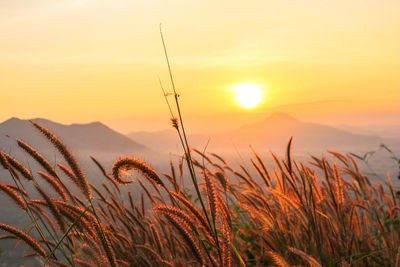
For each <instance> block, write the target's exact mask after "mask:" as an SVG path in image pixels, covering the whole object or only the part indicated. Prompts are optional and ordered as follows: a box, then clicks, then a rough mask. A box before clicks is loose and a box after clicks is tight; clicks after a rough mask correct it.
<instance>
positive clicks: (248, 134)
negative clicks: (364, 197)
mask: <svg viewBox="0 0 400 267" xmlns="http://www.w3.org/2000/svg"><path fill="white" fill-rule="evenodd" d="M128 136H129V137H131V138H132V139H133V140H137V141H139V142H141V143H143V144H145V145H147V146H149V147H151V148H159V149H164V150H165V151H168V149H169V150H170V151H171V149H172V150H173V151H176V147H177V145H179V139H178V136H177V134H176V132H175V131H174V130H173V129H170V130H165V131H159V132H153V133H149V132H136V133H131V134H129V135H128ZM291 136H293V137H294V145H295V147H296V150H297V151H300V150H301V151H307V152H314V151H326V150H327V149H333V150H343V149H345V150H349V151H351V149H355V148H356V150H358V149H359V148H362V149H369V148H375V147H376V146H378V145H379V143H380V142H381V139H380V138H379V137H378V136H372V135H362V134H354V133H350V132H348V131H345V130H341V129H338V128H335V127H331V126H327V125H323V124H316V123H307V122H302V121H299V120H297V119H295V118H294V117H292V116H290V115H288V114H284V113H273V114H271V115H269V116H267V117H266V118H265V119H264V120H262V121H260V122H257V123H254V124H249V125H244V126H242V127H240V128H239V129H236V130H233V131H230V132H226V133H222V134H209V135H207V134H197V135H189V141H190V143H191V145H192V146H193V147H197V148H203V147H204V146H205V145H206V143H207V140H208V139H210V144H209V146H208V150H209V151H212V150H216V151H218V152H223V151H226V150H229V151H231V152H232V151H234V149H239V150H248V149H249V145H252V146H253V147H254V148H255V149H256V150H269V149H283V148H284V147H285V146H286V144H287V142H288V140H289V138H290V137H291ZM171 144H173V145H171Z"/></svg>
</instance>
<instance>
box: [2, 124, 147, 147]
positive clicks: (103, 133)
mask: <svg viewBox="0 0 400 267" xmlns="http://www.w3.org/2000/svg"><path fill="white" fill-rule="evenodd" d="M32 120H33V121H36V122H38V123H40V124H42V125H44V126H45V127H47V128H49V129H50V130H51V131H53V132H54V133H55V134H56V135H57V136H58V137H60V138H61V139H62V140H63V142H64V143H65V144H66V145H67V146H68V147H69V148H70V149H71V151H74V152H79V153H80V152H88V153H89V152H90V153H97V152H99V153H121V154H123V153H135V152H140V153H146V152H149V151H150V150H149V149H148V148H147V147H145V146H144V145H142V144H139V143H137V142H135V141H133V140H132V139H130V138H128V137H126V136H124V135H122V134H120V133H118V132H116V131H114V130H112V129H110V128H108V127H107V126H105V125H104V124H102V123H100V122H93V123H89V124H71V125H64V124H60V123H56V122H52V121H49V120H45V119H32ZM15 138H20V139H22V140H23V141H25V142H27V143H28V144H30V145H32V146H34V147H36V148H38V149H39V150H43V149H49V148H51V145H50V144H49V142H48V141H47V140H46V139H45V138H44V136H43V135H42V134H40V133H39V131H38V130H37V129H36V128H35V127H33V126H32V124H31V123H30V122H29V120H20V119H17V118H11V119H9V120H7V121H5V122H3V123H1V124H0V148H1V149H3V150H5V151H9V150H10V149H13V148H14V147H15Z"/></svg>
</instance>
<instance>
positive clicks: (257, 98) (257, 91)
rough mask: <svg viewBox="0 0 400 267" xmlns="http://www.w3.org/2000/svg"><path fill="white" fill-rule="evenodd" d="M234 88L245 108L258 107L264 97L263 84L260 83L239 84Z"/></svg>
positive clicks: (237, 99) (238, 99)
mask: <svg viewBox="0 0 400 267" xmlns="http://www.w3.org/2000/svg"><path fill="white" fill-rule="evenodd" d="M232 89H233V91H234V92H235V94H236V101H237V102H238V104H239V105H241V106H242V107H244V108H254V107H256V106H257V105H258V104H260V102H261V100H262V98H263V92H262V90H261V86H260V85H258V84H251V83H243V84H237V85H235V86H233V87H232Z"/></svg>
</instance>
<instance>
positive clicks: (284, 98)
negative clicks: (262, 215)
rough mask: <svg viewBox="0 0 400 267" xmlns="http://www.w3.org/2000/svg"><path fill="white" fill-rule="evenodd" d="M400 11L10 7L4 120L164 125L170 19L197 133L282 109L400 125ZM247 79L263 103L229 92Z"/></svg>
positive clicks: (352, 4)
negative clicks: (251, 103)
mask: <svg viewBox="0 0 400 267" xmlns="http://www.w3.org/2000/svg"><path fill="white" fill-rule="evenodd" d="M398 14H400V1H398V0H335V1H328V0H326V1H321V0H263V1H238V0H230V1H225V0H220V1H211V0H203V1H184V0H159V1H156V0H147V1H121V0H20V1H12V0H2V1H0V36H1V42H0V73H1V77H0V93H1V94H0V95H1V97H0V107H1V112H0V121H3V120H6V119H8V118H10V117H19V118H23V119H27V118H36V117H43V118H47V119H51V120H54V121H58V122H62V123H72V122H77V123H86V122H91V121H102V122H105V123H106V124H108V125H110V126H111V127H113V128H115V129H117V130H119V131H121V132H129V131H135V130H160V129H163V128H167V127H169V117H170V115H169V111H168V108H167V105H166V103H165V99H164V97H163V93H162V91H161V89H160V85H159V81H158V77H159V78H160V79H161V81H162V83H163V85H164V87H165V88H166V90H167V91H168V92H171V86H170V82H169V76H168V69H167V65H166V62H165V58H164V54H163V49H162V43H161V39H160V34H159V24H160V23H162V27H163V32H164V37H165V41H166V45H167V49H168V54H169V57H170V62H171V67H172V72H173V75H174V78H175V83H176V87H177V89H178V91H179V93H180V101H181V105H182V110H183V113H184V118H185V120H186V121H187V122H188V123H189V125H191V126H193V129H196V130H201V129H203V130H204V129H207V130H223V129H229V128H233V127H236V126H238V125H241V124H242V123H245V122H248V121H255V120H258V119H260V118H262V117H264V116H266V114H269V113H271V112H276V111H279V112H287V113H289V114H291V115H293V116H295V117H298V118H300V119H302V120H306V121H313V122H319V123H325V124H332V125H335V124H352V125H375V124H400V30H399V29H400V16H399V15H398ZM241 83H252V84H257V85H260V86H261V87H262V90H263V99H262V102H261V104H260V105H259V106H257V107H255V108H253V109H245V108H243V107H240V106H239V105H238V103H237V102H236V101H235V96H234V92H233V90H232V87H234V86H235V85H237V84H241ZM170 100H172V99H170ZM196 127H197V128H196ZM204 127H206V128H204ZM207 127H208V128H207Z"/></svg>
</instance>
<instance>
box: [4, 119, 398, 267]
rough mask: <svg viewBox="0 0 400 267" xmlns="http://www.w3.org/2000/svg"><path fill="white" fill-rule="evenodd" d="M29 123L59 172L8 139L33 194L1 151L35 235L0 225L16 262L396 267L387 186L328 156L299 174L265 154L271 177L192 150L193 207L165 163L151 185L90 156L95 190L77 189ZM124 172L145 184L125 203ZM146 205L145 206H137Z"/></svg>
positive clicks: (290, 163) (72, 164) (256, 162)
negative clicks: (17, 250)
mask: <svg viewBox="0 0 400 267" xmlns="http://www.w3.org/2000/svg"><path fill="white" fill-rule="evenodd" d="M34 126H35V127H36V128H38V129H40V131H41V132H42V133H43V134H44V135H45V136H46V137H47V138H48V139H49V140H50V141H51V142H52V143H53V144H54V145H55V146H56V147H57V148H58V149H59V150H60V153H61V155H63V156H64V158H65V159H66V162H67V163H68V164H69V166H64V165H61V164H59V165H58V166H59V167H60V170H61V172H60V170H57V169H56V168H53V167H52V166H51V165H50V164H49V163H48V162H49V161H48V160H47V159H45V158H44V157H43V156H42V155H40V154H39V152H38V151H37V150H36V149H34V148H32V147H31V146H29V145H28V144H26V143H24V142H23V141H21V140H18V143H19V144H20V146H21V147H22V149H24V150H25V151H26V152H27V153H28V155H30V156H31V157H32V158H33V159H34V160H35V161H37V162H38V163H39V164H40V166H42V168H43V171H40V172H38V177H41V178H40V179H44V180H45V181H46V182H47V183H48V184H49V185H50V187H48V190H52V192H45V191H44V190H43V188H42V187H40V186H39V184H38V183H37V177H35V176H36V175H34V174H33V173H31V172H29V170H28V169H27V168H26V167H25V166H23V165H22V164H21V163H20V162H19V161H17V160H16V159H14V158H13V157H12V156H10V155H8V154H6V153H4V152H1V161H2V165H3V167H4V168H7V169H8V170H9V172H10V175H11V177H12V178H14V179H13V181H14V182H15V185H11V184H3V183H2V184H1V186H0V189H1V191H2V192H4V193H5V194H6V195H7V196H9V197H10V198H11V199H12V200H13V201H14V202H15V203H16V208H19V209H20V210H21V212H25V213H26V214H27V215H28V216H30V218H31V219H32V222H33V224H34V225H35V229H36V230H35V231H36V232H35V231H33V230H32V231H31V233H29V234H28V233H24V232H22V231H21V230H18V229H15V228H14V227H12V226H8V225H4V224H1V225H0V230H2V231H5V232H7V234H8V235H7V236H4V238H7V239H8V238H15V239H17V240H21V241H23V242H24V243H26V244H27V245H28V246H30V247H31V248H32V249H33V252H34V253H32V254H30V255H26V256H27V257H39V258H42V259H43V262H47V264H51V265H58V266H70V265H75V266H201V265H206V266H244V265H246V266H266V265H277V266H289V265H305V266H349V265H351V266H396V265H398V264H399V258H400V256H399V251H400V250H399V245H400V221H399V215H398V213H399V211H400V208H399V206H398V204H397V199H396V198H395V195H394V194H393V189H392V188H391V184H390V183H388V185H387V186H386V187H384V186H383V185H374V184H372V183H371V182H370V181H369V179H368V177H367V176H365V175H363V174H362V173H360V172H359V169H358V167H357V165H356V163H355V160H354V159H353V158H352V156H350V155H347V156H346V155H341V154H338V153H333V152H332V154H333V155H334V156H335V157H336V158H337V159H338V162H337V163H336V162H333V163H332V162H328V161H327V160H326V159H324V158H321V159H318V158H313V162H312V164H308V165H303V164H301V163H297V162H295V161H294V160H293V159H291V157H290V143H289V145H288V149H287V156H286V158H285V159H283V160H280V159H278V158H277V157H276V156H275V155H272V157H273V159H274V160H275V162H276V168H274V169H271V168H268V167H267V166H266V165H265V163H264V161H263V160H262V158H261V157H260V156H259V155H258V154H257V153H255V152H254V159H251V161H250V162H251V166H252V168H253V170H249V169H246V168H245V167H243V166H240V167H239V169H237V170H235V168H234V166H228V165H227V163H226V161H225V160H224V159H223V158H222V157H220V156H219V155H216V154H209V155H205V154H204V153H203V152H200V151H197V157H198V158H197V159H195V158H193V157H192V156H190V163H192V165H191V167H190V168H192V170H191V172H194V173H196V174H197V175H201V176H202V177H203V181H204V183H197V184H196V186H198V188H199V193H200V195H199V196H197V198H199V197H200V198H202V200H203V201H204V203H208V205H204V207H202V206H201V205H200V206H199V205H197V204H198V203H199V202H197V200H198V199H197V200H196V196H189V195H187V194H185V193H184V192H186V191H185V190H183V189H182V188H181V185H180V182H179V181H180V180H181V178H182V177H181V176H182V175H183V174H182V173H183V170H182V168H183V167H182V164H180V166H179V168H178V169H176V168H175V167H174V165H173V164H172V163H171V174H164V178H161V176H159V175H158V174H157V172H156V171H155V170H154V169H152V168H151V167H150V166H149V165H148V164H146V163H144V162H142V161H140V160H138V159H134V158H122V159H120V160H118V161H117V162H116V163H115V164H114V166H113V168H112V170H110V174H109V173H108V172H107V171H106V170H105V169H104V168H103V167H102V166H101V164H100V163H99V162H98V161H97V160H95V159H94V158H93V160H94V161H95V163H96V165H97V166H98V167H100V170H101V172H102V173H103V174H104V176H105V178H106V179H105V183H103V189H104V190H99V189H98V188H96V187H95V186H94V185H92V184H89V182H88V181H87V180H86V178H85V175H84V173H83V171H82V170H81V168H80V167H79V164H78V163H77V162H76V160H75V159H74V158H73V157H72V154H71V153H70V152H69V151H68V149H67V147H66V146H65V145H64V144H63V143H62V141H61V140H60V139H59V138H57V137H56V136H55V135H54V134H53V133H51V131H50V130H48V129H46V128H44V127H43V126H41V125H39V124H37V123H34ZM187 153H190V151H189V150H188V151H186V160H187V159H188V157H187ZM214 159H215V161H214ZM130 171H137V172H139V173H141V174H142V175H143V177H144V178H145V181H146V183H144V182H141V183H140V184H141V187H142V189H143V193H142V194H141V198H140V200H139V201H137V202H135V200H134V199H133V198H132V194H131V193H130V192H129V190H120V187H121V186H123V187H126V188H128V189H129V185H126V184H127V183H129V182H130V181H127V180H125V179H124V178H122V174H123V173H125V172H130ZM251 173H255V174H257V175H256V176H255V175H251ZM19 176H22V177H25V178H27V180H26V181H25V180H24V181H23V182H24V183H33V184H34V185H35V187H36V189H37V191H38V192H39V193H40V196H41V198H40V199H35V198H32V193H30V192H26V191H25V190H24V188H23V187H22V185H23V183H22V181H20V180H19V179H18V178H19ZM64 179H72V180H73V181H74V183H75V184H76V186H77V187H78V188H79V189H80V191H79V192H80V194H81V196H79V195H75V194H74V193H73V192H72V190H71V189H70V188H67V187H65V185H64V183H63V182H62V181H63V180H64ZM195 181H196V182H197V180H195ZM149 182H150V183H149ZM149 185H150V187H149ZM109 186H111V188H110V187H109ZM91 189H93V191H94V194H95V195H94V197H92V193H91ZM124 192H128V193H124ZM134 195H136V196H140V192H134ZM51 196H54V197H51ZM146 198H148V199H149V200H150V202H151V203H152V205H153V208H152V209H146V205H145V201H146V200H145V199H146ZM82 199H85V201H83V200H82ZM93 200H94V202H95V203H96V205H93V202H92V201H93ZM90 207H91V208H90ZM55 225H57V227H55ZM53 252H54V253H53Z"/></svg>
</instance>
